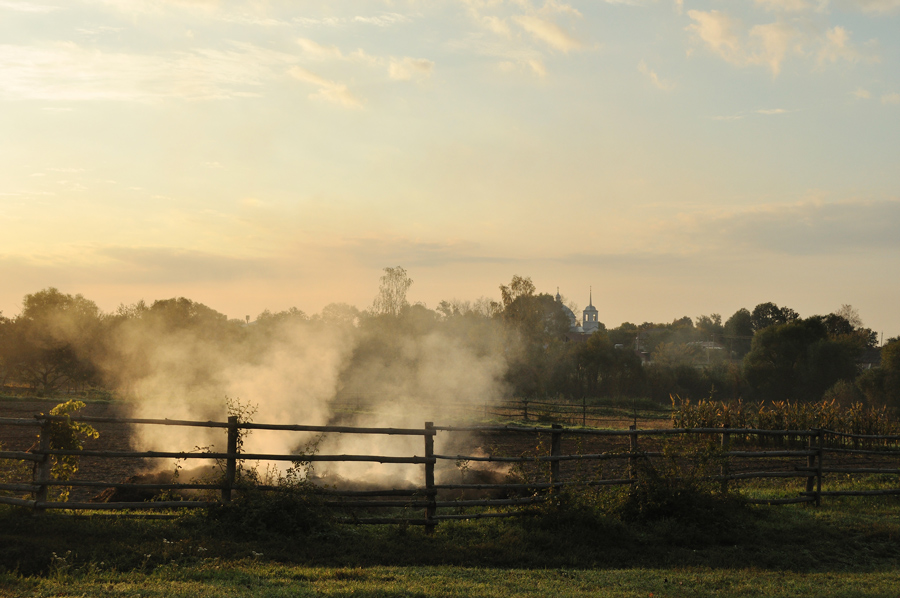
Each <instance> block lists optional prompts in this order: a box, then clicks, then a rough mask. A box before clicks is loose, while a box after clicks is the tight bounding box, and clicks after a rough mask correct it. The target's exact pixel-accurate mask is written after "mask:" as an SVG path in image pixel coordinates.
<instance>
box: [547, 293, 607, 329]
mask: <svg viewBox="0 0 900 598" xmlns="http://www.w3.org/2000/svg"><path fill="white" fill-rule="evenodd" d="M589 293H590V294H589V295H588V306H587V307H585V308H584V311H582V312H581V314H582V316H581V324H580V325H579V324H578V318H576V317H575V313H574V312H573V311H572V310H571V309H569V308H568V307H567V306H566V305H565V304H564V303H563V302H562V296H561V295H560V294H559V287H557V289H556V302H557V303H559V304H560V305H561V306H562V308H563V311H565V312H566V315H567V316H569V325H570V326H569V332H568V333H567V334H566V340H567V341H568V340H584V339H586V338H587V337H588V336H590V335H592V334H594V333H595V332H597V330H598V329H599V328H600V312H598V311H597V308H596V307H594V291H593V289H591V290H590V291H589Z"/></svg>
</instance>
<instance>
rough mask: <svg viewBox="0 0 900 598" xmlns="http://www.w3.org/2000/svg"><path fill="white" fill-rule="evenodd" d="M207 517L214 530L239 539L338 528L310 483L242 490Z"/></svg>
mask: <svg viewBox="0 0 900 598" xmlns="http://www.w3.org/2000/svg"><path fill="white" fill-rule="evenodd" d="M206 517H207V519H208V520H209V522H210V523H212V524H213V526H214V528H216V529H219V530H220V531H223V532H225V533H226V534H227V535H229V536H231V537H232V538H234V539H237V540H246V539H263V538H265V537H267V536H272V535H278V536H303V535H309V534H312V533H316V532H324V531H327V530H328V529H330V528H331V527H332V526H333V525H334V518H333V517H332V516H331V514H330V511H329V509H328V508H326V507H325V506H324V505H323V504H322V500H321V497H320V496H317V495H316V494H315V492H314V489H313V487H312V485H306V484H301V485H297V486H294V487H283V488H281V489H280V490H278V491H263V490H257V489H252V488H250V489H246V490H241V491H240V493H239V494H238V496H237V498H235V499H234V500H232V501H231V502H228V503H220V504H216V505H214V506H212V507H210V508H209V509H208V510H207V511H206Z"/></svg>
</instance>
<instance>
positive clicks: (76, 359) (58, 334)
mask: <svg viewBox="0 0 900 598" xmlns="http://www.w3.org/2000/svg"><path fill="white" fill-rule="evenodd" d="M22 304H23V308H22V313H21V314H19V316H18V317H17V318H16V319H15V321H14V322H13V325H12V329H11V331H9V332H10V333H11V334H10V336H11V338H9V339H8V342H10V343H11V345H12V346H11V347H9V348H8V350H7V358H8V359H9V360H10V364H9V367H10V368H11V369H12V370H13V374H14V375H15V376H16V377H18V379H19V380H21V381H22V382H24V383H26V384H28V385H30V386H31V387H32V388H35V389H37V391H38V392H39V393H40V394H48V393H52V392H54V391H56V390H58V389H59V388H60V387H62V386H63V385H64V384H70V383H81V384H84V383H90V382H93V381H94V380H95V379H96V377H97V371H96V370H95V369H94V366H93V359H92V358H93V357H94V356H95V353H96V351H97V350H98V346H99V345H98V341H99V333H100V322H101V317H100V310H99V309H98V308H97V305H96V304H95V303H94V302H93V301H90V300H88V299H85V298H84V297H83V296H81V295H74V296H73V295H69V294H66V293H61V292H60V291H59V290H57V289H55V288H53V287H49V288H47V289H44V290H42V291H39V292H37V293H33V294H30V295H26V296H25V298H24V300H23V301H22Z"/></svg>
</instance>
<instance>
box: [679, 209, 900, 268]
mask: <svg viewBox="0 0 900 598" xmlns="http://www.w3.org/2000/svg"><path fill="white" fill-rule="evenodd" d="M679 222H680V223H681V225H682V226H683V227H684V229H683V230H682V231H681V232H680V233H677V234H684V235H686V236H687V238H688V239H689V240H686V241H685V242H687V243H690V244H691V245H693V246H694V248H695V249H696V250H713V249H715V250H727V249H730V250H733V251H735V252H739V251H745V250H747V249H751V250H754V251H763V252H768V253H775V254H790V255H833V254H840V253H843V252H856V251H859V252H863V251H866V252H869V251H872V250H885V251H896V250H897V249H900V200H880V201H864V200H846V201H839V202H824V201H818V200H817V201H802V202H797V203H792V204H769V205H760V206H755V207H752V208H745V209H737V210H730V211H723V212H719V213H706V214H702V213H698V214H691V213H685V214H682V215H681V217H680V218H679Z"/></svg>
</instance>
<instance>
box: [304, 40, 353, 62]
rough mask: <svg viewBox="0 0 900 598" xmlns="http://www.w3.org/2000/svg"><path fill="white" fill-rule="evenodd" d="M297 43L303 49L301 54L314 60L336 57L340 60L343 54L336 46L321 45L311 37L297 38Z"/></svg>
mask: <svg viewBox="0 0 900 598" xmlns="http://www.w3.org/2000/svg"><path fill="white" fill-rule="evenodd" d="M297 45H299V46H300V47H301V48H302V49H303V55H304V56H305V57H308V58H312V59H314V60H327V59H337V60H341V59H343V58H344V55H343V54H342V53H341V50H340V49H339V48H338V47H337V46H323V45H321V44H319V43H317V42H314V41H313V40H311V39H306V38H304V37H301V38H298V39H297Z"/></svg>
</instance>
